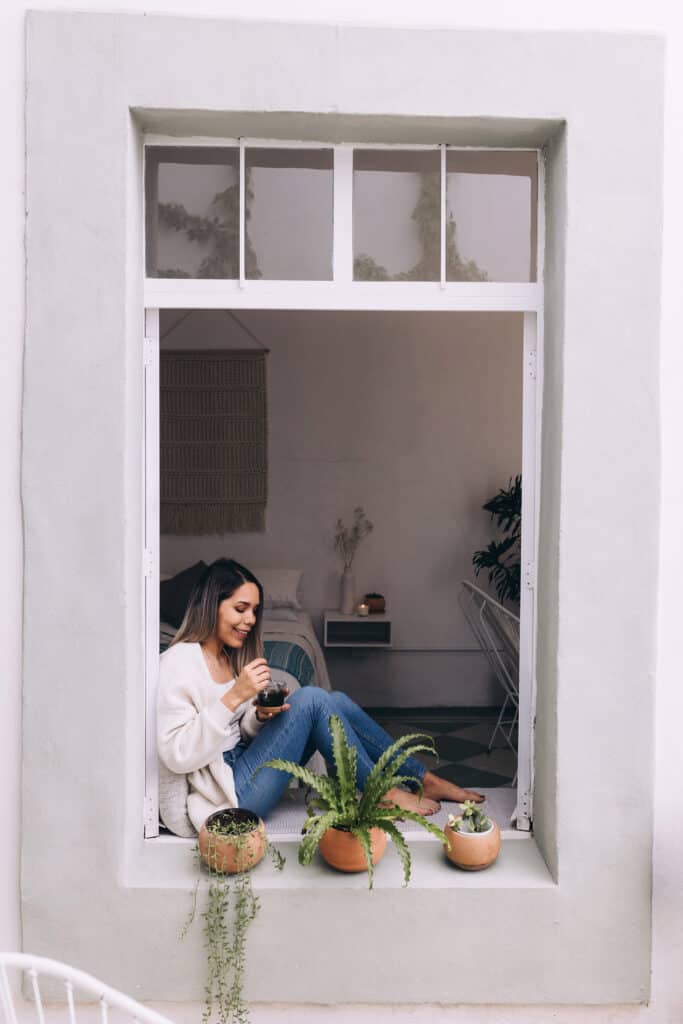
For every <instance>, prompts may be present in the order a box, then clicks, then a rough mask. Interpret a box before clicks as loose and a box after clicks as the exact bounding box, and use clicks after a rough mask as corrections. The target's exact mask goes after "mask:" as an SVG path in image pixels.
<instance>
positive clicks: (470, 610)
mask: <svg viewBox="0 0 683 1024" xmlns="http://www.w3.org/2000/svg"><path fill="white" fill-rule="evenodd" d="M462 588H463V589H462V590H461V592H460V606H461V607H462V610H463V612H464V614H465V618H466V619H467V621H468V623H469V625H470V628H471V630H472V632H473V633H474V635H475V637H476V639H477V643H478V644H479V646H480V648H481V650H482V652H483V653H484V655H485V656H486V659H487V661H488V663H489V665H490V667H491V670H492V672H493V675H494V676H495V678H496V679H497V680H498V682H499V683H500V685H501V686H502V688H503V691H504V693H505V699H504V702H503V705H502V707H501V709H500V714H499V716H498V721H497V722H496V725H495V727H494V730H493V733H492V735H491V738H490V740H489V750H490V749H491V748H492V746H493V743H494V740H495V737H496V735H497V733H499V732H501V733H502V735H503V737H504V738H505V741H506V743H507V745H508V746H509V747H510V748H511V749H512V750H515V751H516V745H515V739H514V735H515V727H516V725H517V717H518V714H519V616H518V615H515V614H514V613H513V612H511V611H510V610H509V609H508V608H504V607H503V605H502V604H500V603H499V602H498V601H496V600H495V599H494V598H493V597H491V595H490V594H487V593H486V592H485V591H484V590H481V589H480V588H479V587H475V585H474V584H473V583H470V581H469V580H463V581H462Z"/></svg>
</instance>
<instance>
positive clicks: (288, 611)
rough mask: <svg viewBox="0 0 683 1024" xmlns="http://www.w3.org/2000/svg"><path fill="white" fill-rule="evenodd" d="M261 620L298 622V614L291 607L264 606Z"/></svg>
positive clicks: (265, 621) (266, 622)
mask: <svg viewBox="0 0 683 1024" xmlns="http://www.w3.org/2000/svg"><path fill="white" fill-rule="evenodd" d="M263 621H264V623H265V624H266V626H267V624H268V623H269V622H298V621H299V616H298V615H297V613H296V612H295V611H294V609H293V608H267V607H266V608H264V611H263Z"/></svg>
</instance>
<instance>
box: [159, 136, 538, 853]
mask: <svg viewBox="0 0 683 1024" xmlns="http://www.w3.org/2000/svg"><path fill="white" fill-rule="evenodd" d="M144 145H145V148H146V147H148V146H175V147H186V146H187V147H200V146H211V147H215V148H218V147H221V146H225V147H231V148H238V149H239V151H240V159H239V166H240V179H241V180H243V176H244V152H245V149H246V148H247V147H252V148H255V147H263V148H287V149H296V148H301V149H332V150H333V153H334V179H333V180H334V199H333V233H332V237H333V256H332V270H333V277H332V280H330V281H268V280H263V279H260V280H251V279H246V278H245V276H244V249H245V232H244V208H243V204H244V189H243V188H242V189H240V234H239V239H240V241H239V249H240V253H239V277H238V279H236V280H198V279H189V278H182V279H178V278H171V279H163V278H146V279H145V282H144V307H145V310H144V314H145V316H144V340H143V346H142V349H143V359H142V364H143V375H144V388H143V393H144V399H145V411H144V423H145V429H144V440H143V458H142V465H143V475H144V490H143V493H144V515H143V518H144V522H143V536H144V550H143V571H142V577H143V587H144V609H145V625H144V636H145V704H146V722H145V737H146V744H145V789H144V792H145V797H144V835H145V838H146V839H148V838H153V837H156V836H158V834H159V828H158V819H159V797H158V783H159V769H158V761H157V754H156V697H157V689H158V677H159V654H158V650H159V572H160V568H159V547H160V540H159V501H160V497H159V461H160V454H159V311H160V310H161V309H192V310H201V309H283V310H287V309H297V310H358V311H380V310H385V311H411V312H431V311H444V312H445V311H460V312H501V311H506V312H521V313H523V314H524V317H523V393H522V479H523V490H522V551H521V558H522V586H521V594H520V664H519V741H518V775H517V829H518V830H522V831H529V830H530V829H531V823H532V817H533V763H534V722H535V708H536V656H535V652H536V621H537V614H536V564H537V552H538V522H539V509H538V503H539V494H540V487H539V482H540V465H541V462H540V452H541V420H542V408H541V397H542V394H543V266H544V263H543V260H544V251H545V216H544V210H545V175H544V162H543V156H542V152H541V151H540V150H535V152H536V154H537V161H538V162H537V167H538V198H537V211H536V216H537V253H536V268H537V273H536V277H537V280H536V281H535V282H530V283H514V282H500V283H493V282H454V281H447V280H446V252H445V249H446V230H445V228H446V222H445V209H446V177H445V167H446V155H447V152H449V151H451V150H453V151H458V150H462V149H465V148H469V150H470V151H471V150H472V149H476V150H479V151H482V152H496V151H505V150H501V149H493V148H491V147H462V146H445V145H440V146H437V145H434V146H424V145H421V146H420V145H415V146H412V145H411V146H408V145H403V144H401V145H396V146H393V145H386V144H385V145H374V144H372V143H367V144H355V143H354V144H332V143H324V142H301V141H294V140H292V141H289V140H281V139H225V138H223V139H217V138H212V137H209V138H204V137H197V138H183V139H180V138H176V137H174V136H160V135H153V134H148V135H146V136H145V143H144ZM354 149H388V150H402V151H405V150H439V151H440V154H441V210H442V218H441V260H440V266H441V273H440V280H439V281H425V282H415V281H409V282H402V281H401V282H393V281H392V282H386V281H382V282H374V281H373V282H367V281H354V280H353V240H352V200H353V150H354ZM144 165H145V161H144V160H143V173H144ZM143 194H144V189H143ZM143 265H144V262H143Z"/></svg>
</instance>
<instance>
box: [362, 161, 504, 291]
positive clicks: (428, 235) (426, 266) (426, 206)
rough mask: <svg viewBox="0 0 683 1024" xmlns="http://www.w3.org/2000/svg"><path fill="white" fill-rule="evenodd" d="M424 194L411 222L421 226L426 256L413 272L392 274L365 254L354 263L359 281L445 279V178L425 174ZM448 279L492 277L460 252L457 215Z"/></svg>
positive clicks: (451, 228) (450, 234)
mask: <svg viewBox="0 0 683 1024" xmlns="http://www.w3.org/2000/svg"><path fill="white" fill-rule="evenodd" d="M420 177H421V184H420V194H419V196H418V199H417V202H416V204H415V209H414V210H413V212H412V214H411V215H410V216H411V220H414V221H415V223H416V225H417V233H418V236H419V239H420V244H421V246H422V256H421V258H420V259H419V261H418V262H417V263H416V264H415V266H414V267H412V269H411V270H404V271H401V272H400V273H398V274H390V273H389V271H388V270H387V269H386V267H383V266H382V265H381V264H379V263H377V262H376V261H375V260H374V259H373V258H372V256H368V255H367V253H361V254H360V255H359V256H357V257H356V258H355V259H354V261H353V277H354V280H356V281H438V280H439V278H440V276H441V177H440V175H439V174H422V175H420ZM446 280H447V281H488V274H487V273H486V271H485V270H480V269H479V267H478V266H477V264H476V263H475V262H474V260H464V259H463V258H462V256H461V255H460V253H459V252H458V246H457V242H456V224H455V221H454V219H453V214H449V217H448V221H447V222H446Z"/></svg>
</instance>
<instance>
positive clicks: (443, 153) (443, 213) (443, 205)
mask: <svg viewBox="0 0 683 1024" xmlns="http://www.w3.org/2000/svg"><path fill="white" fill-rule="evenodd" d="M439 148H440V150H441V221H440V222H441V271H440V276H439V280H440V282H441V287H442V288H445V287H446V147H445V146H440V147H439Z"/></svg>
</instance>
